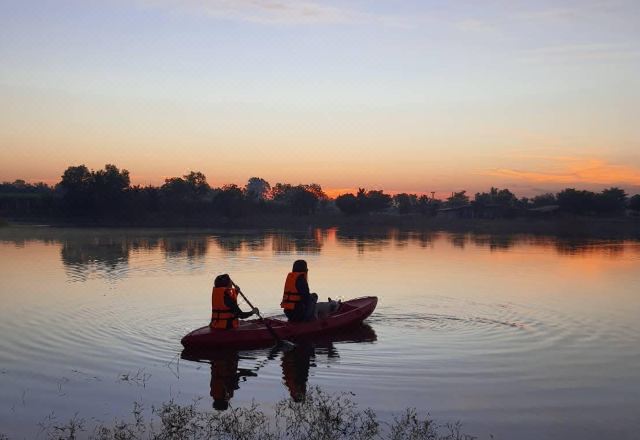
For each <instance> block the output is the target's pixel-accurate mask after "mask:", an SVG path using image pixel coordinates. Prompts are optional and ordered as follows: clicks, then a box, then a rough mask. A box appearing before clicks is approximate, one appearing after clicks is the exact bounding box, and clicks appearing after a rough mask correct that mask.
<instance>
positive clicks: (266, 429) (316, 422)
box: [0, 387, 477, 440]
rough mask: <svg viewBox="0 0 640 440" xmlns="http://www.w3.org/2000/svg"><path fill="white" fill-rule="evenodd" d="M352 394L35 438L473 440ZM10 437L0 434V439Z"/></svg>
mask: <svg viewBox="0 0 640 440" xmlns="http://www.w3.org/2000/svg"><path fill="white" fill-rule="evenodd" d="M352 396H353V394H351V393H337V394H329V393H326V392H324V391H322V390H321V389H320V388H318V387H313V388H311V389H310V390H309V392H308V393H307V395H306V397H305V398H304V400H302V401H301V402H295V401H293V400H292V399H289V398H284V399H282V400H280V401H279V402H277V403H276V404H275V405H273V406H271V405H270V407H272V408H273V416H269V415H268V414H267V413H265V412H264V411H263V410H262V409H261V408H260V406H259V405H257V404H256V403H255V402H253V403H252V404H251V405H249V406H247V407H238V408H230V409H229V410H227V411H222V412H218V411H213V412H212V411H205V410H202V409H200V408H199V405H198V402H197V401H195V402H194V403H191V404H187V405H180V404H177V403H176V402H175V401H173V400H170V401H169V402H165V403H163V404H162V405H160V406H159V407H152V408H151V410H150V411H147V410H146V409H145V408H144V407H143V406H142V405H141V404H139V403H137V402H136V403H134V404H133V409H132V411H131V419H130V420H114V421H113V422H111V423H98V424H97V425H96V426H88V424H87V423H86V421H85V420H84V419H82V418H81V417H80V416H79V415H76V416H74V417H73V418H72V419H70V420H69V421H67V422H66V423H65V422H60V421H59V420H57V419H56V418H55V417H53V416H52V417H49V418H47V419H46V420H44V421H43V422H41V423H39V424H38V425H39V427H40V430H41V432H40V434H39V436H38V437H40V436H43V438H45V439H49V440H54V439H55V440H76V439H79V438H88V439H92V440H139V439H175V440H178V439H190V440H198V439H202V440H204V439H212V438H216V439H225V440H254V439H255V440H277V439H286V440H329V439H330V440H343V439H344V440H347V439H353V440H386V439H389V440H404V439H406V440H409V439H425V440H473V439H476V438H477V437H475V436H472V435H469V434H465V433H463V432H462V425H461V424H460V422H456V423H447V424H443V425H441V424H437V423H436V422H435V421H434V420H432V419H430V418H429V416H428V415H427V416H425V417H421V416H420V415H419V413H418V412H417V410H416V409H415V408H407V409H405V410H404V411H402V412H400V413H399V414H397V415H396V416H394V417H393V420H392V421H391V422H383V421H380V420H378V417H377V415H376V413H375V412H374V411H373V410H371V409H370V408H366V409H361V408H360V407H359V406H358V405H357V404H356V403H355V402H354V401H353V400H352ZM149 413H150V416H149ZM9 439H10V437H9V436H7V435H6V434H2V433H0V440H9Z"/></svg>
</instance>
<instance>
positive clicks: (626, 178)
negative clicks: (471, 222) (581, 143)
mask: <svg viewBox="0 0 640 440" xmlns="http://www.w3.org/2000/svg"><path fill="white" fill-rule="evenodd" d="M548 160H549V161H551V164H550V166H551V168H554V170H551V171H537V170H531V171H529V170H516V169H510V168H498V169H495V170H492V171H490V172H488V173H486V175H489V176H496V177H503V178H515V179H520V180H526V181H529V182H532V183H561V184H574V183H582V184H590V183H591V184H604V185H610V184H628V185H640V169H638V168H636V167H633V166H629V165H613V164H609V163H607V162H606V161H605V160H601V159H582V158H567V157H562V158H548ZM547 166H549V165H547Z"/></svg>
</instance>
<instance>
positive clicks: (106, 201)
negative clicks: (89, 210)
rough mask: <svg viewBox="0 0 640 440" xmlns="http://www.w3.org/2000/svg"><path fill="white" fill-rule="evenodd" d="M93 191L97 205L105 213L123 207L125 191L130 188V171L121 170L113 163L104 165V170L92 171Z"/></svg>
mask: <svg viewBox="0 0 640 440" xmlns="http://www.w3.org/2000/svg"><path fill="white" fill-rule="evenodd" d="M92 175H93V182H92V187H93V188H92V193H93V199H94V202H95V206H96V208H97V210H98V211H101V212H103V213H108V212H112V211H113V210H117V209H119V208H121V207H122V203H123V200H124V191H125V190H126V189H128V188H129V184H130V179H129V171H127V170H122V171H120V170H119V169H118V167H116V166H115V165H112V164H107V165H105V166H104V170H98V171H96V172H92Z"/></svg>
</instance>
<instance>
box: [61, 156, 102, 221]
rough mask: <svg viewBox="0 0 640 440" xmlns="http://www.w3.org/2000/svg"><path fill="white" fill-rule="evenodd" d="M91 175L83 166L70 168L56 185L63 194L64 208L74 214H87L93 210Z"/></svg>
mask: <svg viewBox="0 0 640 440" xmlns="http://www.w3.org/2000/svg"><path fill="white" fill-rule="evenodd" d="M93 177H94V176H93V175H92V174H91V172H90V171H89V169H88V168H87V167H86V166H84V165H77V166H70V167H69V168H67V169H66V170H65V171H64V173H63V174H62V180H61V181H60V183H59V184H58V186H59V187H60V189H61V190H62V193H63V199H64V204H65V207H66V208H67V209H68V210H69V211H71V212H73V213H76V214H80V213H81V212H82V213H83V214H88V213H89V211H91V210H92V209H93V199H92V194H91V192H92V189H93V188H92V187H93Z"/></svg>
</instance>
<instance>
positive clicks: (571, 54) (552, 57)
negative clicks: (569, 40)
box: [522, 43, 640, 63]
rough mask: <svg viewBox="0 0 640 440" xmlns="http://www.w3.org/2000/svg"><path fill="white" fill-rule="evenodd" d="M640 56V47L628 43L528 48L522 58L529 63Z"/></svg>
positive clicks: (635, 57) (634, 57) (606, 59)
mask: <svg viewBox="0 0 640 440" xmlns="http://www.w3.org/2000/svg"><path fill="white" fill-rule="evenodd" d="M639 58H640V47H638V46H631V45H626V44H602V43H597V44H572V45H558V46H547V47H541V48H537V49H531V50H526V51H524V52H523V54H522V60H523V61H525V62H529V63H542V62H544V63H548V62H565V61H566V62H576V61H625V60H632V59H639Z"/></svg>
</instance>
